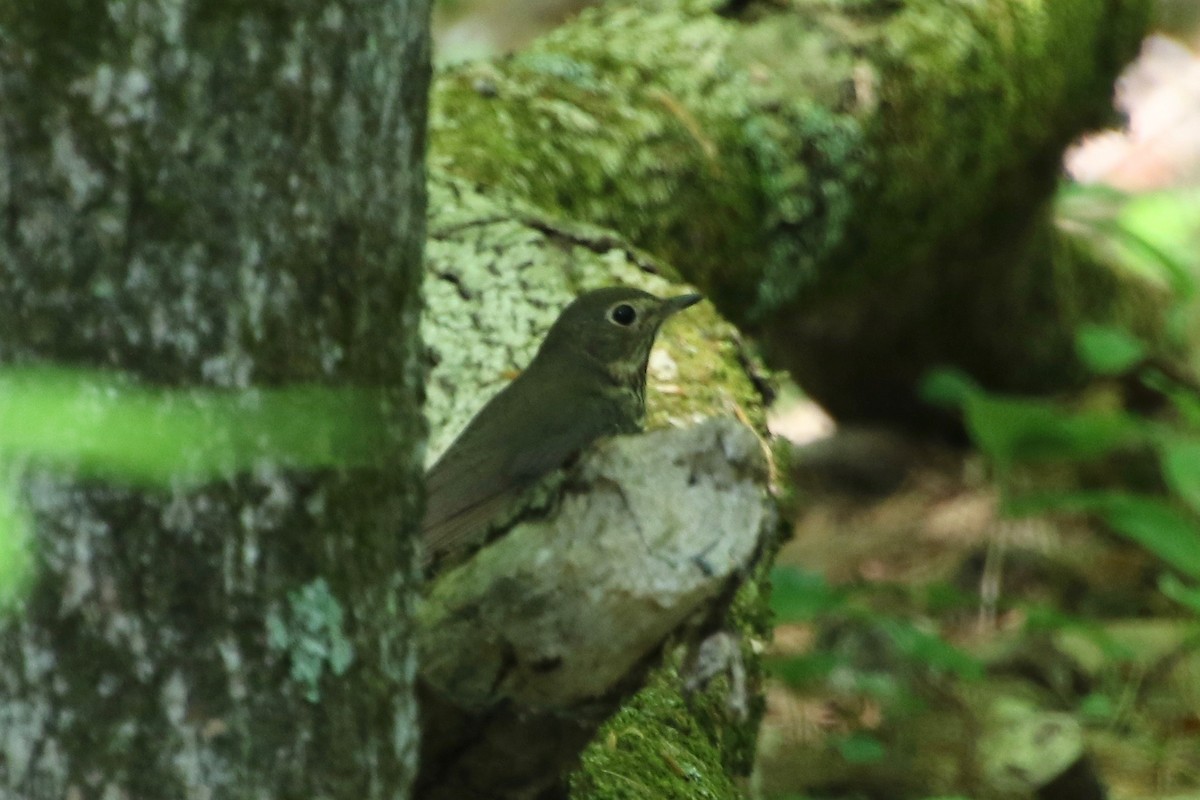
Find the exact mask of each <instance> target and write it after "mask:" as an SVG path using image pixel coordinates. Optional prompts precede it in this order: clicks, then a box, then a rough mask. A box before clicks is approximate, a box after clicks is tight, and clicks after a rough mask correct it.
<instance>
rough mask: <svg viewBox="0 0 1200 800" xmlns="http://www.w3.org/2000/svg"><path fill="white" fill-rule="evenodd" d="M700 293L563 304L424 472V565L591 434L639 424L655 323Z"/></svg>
mask: <svg viewBox="0 0 1200 800" xmlns="http://www.w3.org/2000/svg"><path fill="white" fill-rule="evenodd" d="M700 299H701V298H700V295H696V294H690V295H683V296H681V297H673V298H670V299H667V300H663V299H660V298H657V297H655V296H654V295H651V294H647V293H646V292H643V291H640V290H638V289H630V288H625V287H612V288H607V289H597V290H594V291H590V292H586V293H584V294H582V295H580V296H579V297H578V298H576V299H575V301H574V302H572V303H571V304H570V305H568V306H567V307H566V309H565V310H563V312H562V313H561V314H560V315H559V317H558V319H557V320H555V322H554V324H553V325H552V326H551V327H550V330H549V332H548V333H547V334H546V338H545V339H544V340H543V341H542V344H541V347H539V348H538V351H537V354H536V355H534V357H533V361H531V362H530V364H529V366H528V367H526V368H525V371H524V372H522V373H521V374H520V375H518V376H517V378H515V379H514V380H513V381H512V383H510V384H509V385H508V386H506V387H504V388H503V389H502V390H500V392H499V393H498V394H497V395H496V396H495V397H493V398H492V399H491V400H489V401H488V402H487V403H486V404H485V405H484V406H483V408H482V409H480V411H479V413H477V414H476V415H475V417H474V418H473V419H472V420H471V421H470V423H468V424H467V427H466V428H465V429H464V430H463V431H462V433H460V434H459V435H458V438H457V439H455V440H454V442H453V444H451V445H450V447H449V448H448V449H447V450H446V452H445V453H444V454H442V456H441V458H439V459H438V460H437V463H435V464H434V465H433V466H432V467H431V468H430V469H429V471H428V472H427V473H426V474H425V517H424V520H423V521H422V524H421V531H422V535H423V537H424V540H425V563H426V564H428V563H429V562H430V561H432V560H433V559H436V558H440V557H441V556H442V555H444V554H445V553H447V552H450V551H452V550H457V549H459V548H461V547H463V546H465V545H467V544H469V543H474V542H473V541H472V540H473V539H474V538H476V535H478V534H482V533H483V532H484V531H485V530H486V526H487V523H488V522H490V521H491V520H492V519H494V518H495V517H496V516H497V515H498V514H500V513H502V512H503V511H504V510H505V509H506V508H507V507H508V506H509V505H510V504H511V503H512V502H513V501H514V500H515V499H516V498H518V497H519V496H520V495H521V494H522V493H523V492H524V491H525V490H526V489H528V488H529V487H530V486H532V485H533V484H534V483H535V482H537V480H538V479H539V478H541V477H542V476H544V475H546V474H547V473H549V472H550V471H551V470H553V469H556V468H557V467H560V466H562V465H563V464H565V463H567V461H569V460H570V459H571V458H572V457H573V456H574V455H576V454H577V453H579V452H580V451H581V450H583V449H584V448H585V447H587V446H588V445H589V444H591V443H592V442H593V441H595V440H596V439H598V438H600V437H603V436H611V435H614V434H619V433H633V432H635V431H637V430H639V429H640V428H641V421H642V417H643V415H644V412H645V384H646V362H647V360H648V359H649V357H650V348H651V347H652V346H653V344H654V338H655V336H656V334H657V333H658V329H659V326H661V325H662V323H663V321H664V320H666V319H667V317H669V316H670V315H671V314H674V313H675V312H676V311H680V310H682V309H684V308H687V307H688V306H690V305H693V304H694V303H696V302H698V301H699V300H700Z"/></svg>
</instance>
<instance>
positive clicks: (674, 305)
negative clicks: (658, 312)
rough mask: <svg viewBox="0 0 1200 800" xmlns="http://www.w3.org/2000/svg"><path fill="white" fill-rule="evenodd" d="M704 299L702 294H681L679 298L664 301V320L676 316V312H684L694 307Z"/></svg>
mask: <svg viewBox="0 0 1200 800" xmlns="http://www.w3.org/2000/svg"><path fill="white" fill-rule="evenodd" d="M703 299H704V295H701V294H681V295H679V297H669V298H667V299H666V300H664V301H663V318H664V319H666V318H667V317H669V316H671V315H672V314H674V313H675V312H676V311H683V310H684V309H685V308H687V307H688V306H694V305H696V303H699V302H700V301H701V300H703Z"/></svg>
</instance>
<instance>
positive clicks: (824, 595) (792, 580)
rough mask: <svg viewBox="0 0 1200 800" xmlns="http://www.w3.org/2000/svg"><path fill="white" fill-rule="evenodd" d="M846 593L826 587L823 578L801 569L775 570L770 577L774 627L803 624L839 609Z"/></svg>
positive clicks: (827, 585)
mask: <svg viewBox="0 0 1200 800" xmlns="http://www.w3.org/2000/svg"><path fill="white" fill-rule="evenodd" d="M844 601H845V593H844V592H842V591H840V590H837V589H834V588H833V587H832V586H830V585H829V584H828V583H826V581H825V578H824V576H822V575H819V574H817V573H815V572H802V571H801V570H798V569H776V570H775V571H773V572H772V573H771V599H770V605H771V613H772V614H774V615H775V623H776V624H779V623H783V622H804V621H806V620H811V619H813V618H814V617H816V616H817V615H818V614H820V613H821V612H824V611H829V610H831V609H834V608H837V607H839V606H840V605H842V603H843V602H844Z"/></svg>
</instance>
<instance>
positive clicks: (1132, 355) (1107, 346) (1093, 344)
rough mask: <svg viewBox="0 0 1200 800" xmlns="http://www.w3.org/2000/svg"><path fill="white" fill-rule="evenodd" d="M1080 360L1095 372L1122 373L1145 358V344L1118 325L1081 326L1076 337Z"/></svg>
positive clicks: (1105, 373) (1103, 373) (1099, 373)
mask: <svg viewBox="0 0 1200 800" xmlns="http://www.w3.org/2000/svg"><path fill="white" fill-rule="evenodd" d="M1075 350H1076V352H1077V353H1078V354H1079V359H1080V360H1081V361H1083V363H1084V364H1086V365H1087V367H1088V369H1090V370H1091V371H1092V372H1095V373H1096V374H1097V375H1121V374H1123V373H1125V372H1127V371H1129V370H1130V369H1131V368H1133V367H1134V366H1135V365H1137V364H1138V363H1139V362H1141V361H1142V360H1143V359H1144V358H1145V357H1146V348H1145V346H1144V345H1143V344H1142V343H1141V342H1140V341H1138V340H1137V339H1136V338H1134V337H1133V336H1130V335H1129V334H1128V333H1126V332H1125V331H1123V330H1121V329H1120V328H1114V327H1112V326H1108V325H1084V326H1082V327H1081V328H1080V329H1079V333H1078V334H1077V336H1076V340H1075Z"/></svg>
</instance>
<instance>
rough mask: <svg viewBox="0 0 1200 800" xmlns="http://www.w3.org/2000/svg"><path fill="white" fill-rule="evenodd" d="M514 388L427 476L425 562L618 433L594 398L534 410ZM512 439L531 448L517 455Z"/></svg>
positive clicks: (491, 406)
mask: <svg viewBox="0 0 1200 800" xmlns="http://www.w3.org/2000/svg"><path fill="white" fill-rule="evenodd" d="M518 380H519V379H518ZM515 388H516V385H515V382H514V384H513V385H510V386H509V387H507V388H506V389H505V390H504V391H502V392H501V393H500V394H499V395H497V396H496V397H495V398H493V400H492V401H491V402H490V403H488V405H487V406H485V407H484V409H483V410H482V411H480V413H479V414H478V415H477V416H476V418H475V419H474V420H472V421H471V423H470V424H469V425H468V426H467V429H466V430H464V431H463V433H462V434H460V436H459V438H458V439H456V440H455V441H454V443H453V444H452V445H451V446H450V449H449V450H447V451H446V453H445V455H443V456H442V457H441V458H440V459H438V461H437V463H436V464H434V465H433V467H432V468H430V470H429V472H428V473H427V474H426V476H425V517H424V519H423V521H422V523H421V532H422V534H423V536H424V539H425V556H424V559H425V563H426V564H428V563H429V562H430V561H431V560H432V559H434V558H436V557H437V556H438V555H440V554H442V553H444V552H446V551H448V550H451V549H454V548H455V547H456V546H457V545H459V544H461V543H462V542H463V541H465V540H466V539H467V538H469V537H470V536H471V534H473V533H476V532H478V531H479V530H480V529H481V528H483V527H484V526H485V525H486V524H487V523H488V522H489V521H490V520H492V519H494V518H495V517H496V516H497V515H498V514H500V513H501V512H503V511H504V510H505V507H506V505H508V504H509V503H510V502H512V501H513V500H514V499H516V498H517V497H518V496H520V494H521V492H523V491H524V490H525V489H527V488H529V487H530V486H532V485H533V484H534V483H535V482H536V481H537V480H538V479H539V478H541V477H542V476H544V475H546V474H547V473H549V472H550V471H551V470H553V469H556V468H557V467H560V466H562V465H563V464H565V463H566V462H567V461H568V460H569V459H570V458H571V457H572V456H574V455H575V454H576V453H578V452H579V451H580V450H581V449H583V448H584V447H586V446H587V445H589V444H590V443H591V442H593V441H595V440H596V439H597V438H599V437H600V436H604V435H606V434H609V433H615V432H616V426H615V425H614V421H613V415H612V413H611V412H609V411H608V410H607V409H606V408H605V407H603V406H602V405H600V404H598V403H597V402H596V401H593V400H592V399H590V398H589V399H587V400H584V401H583V402H582V403H581V404H574V407H561V406H560V407H558V408H556V409H553V410H547V409H534V408H532V407H527V403H522V400H521V397H522V394H523V393H521V392H519V391H510V390H513V389H515ZM525 396H526V397H528V395H527V394H526V395H525ZM534 399H536V398H534ZM581 406H585V407H581ZM494 420H501V421H503V423H504V425H503V428H500V426H497V425H496V424H494V422H493V421H494ZM513 442H525V443H526V444H525V446H524V447H521V448H519V449H515V450H514V449H513V447H512V446H511V445H512V443H513Z"/></svg>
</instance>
